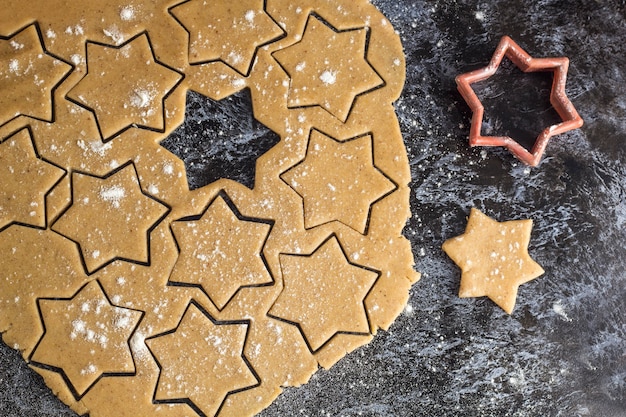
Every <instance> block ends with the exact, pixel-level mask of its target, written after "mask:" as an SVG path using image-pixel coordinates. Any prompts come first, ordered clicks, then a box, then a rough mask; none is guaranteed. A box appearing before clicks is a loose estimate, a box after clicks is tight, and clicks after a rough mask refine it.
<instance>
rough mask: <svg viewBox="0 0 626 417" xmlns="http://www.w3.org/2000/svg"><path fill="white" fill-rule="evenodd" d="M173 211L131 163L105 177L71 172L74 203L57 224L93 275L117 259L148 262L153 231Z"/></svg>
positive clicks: (58, 231) (141, 262) (54, 225)
mask: <svg viewBox="0 0 626 417" xmlns="http://www.w3.org/2000/svg"><path fill="white" fill-rule="evenodd" d="M168 211H169V209H168V208H167V207H166V206H164V205H163V204H161V203H160V202H158V201H157V200H155V199H154V198H152V197H150V196H148V195H146V194H144V193H143V192H142V190H141V186H140V184H139V180H138V179H137V172H136V170H135V166H134V165H133V164H132V163H129V164H126V165H124V166H122V167H121V168H119V169H117V170H116V171H113V173H111V174H109V175H108V176H106V177H104V178H100V177H95V176H91V175H86V174H80V173H74V174H73V175H72V205H71V206H70V207H69V208H68V209H67V211H65V212H64V213H63V214H62V215H61V217H60V218H59V219H58V220H57V221H56V222H55V223H54V224H53V225H52V229H53V230H54V231H56V232H57V233H60V234H62V235H63V236H65V237H67V238H69V239H71V240H73V241H74V242H76V243H77V244H78V245H79V246H80V249H81V253H82V258H83V262H84V263H85V267H86V268H87V272H88V273H93V272H94V271H96V270H97V269H99V268H100V267H102V266H104V265H106V264H108V263H110V262H111V261H113V260H115V259H122V260H127V261H132V262H136V263H139V264H144V265H146V264H148V263H149V260H150V255H149V244H150V242H149V235H150V231H151V230H152V229H153V228H154V227H155V226H156V225H157V224H158V223H159V222H160V221H161V220H162V219H163V218H164V217H165V216H166V215H167V213H168Z"/></svg>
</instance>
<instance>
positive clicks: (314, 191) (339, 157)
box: [281, 130, 396, 234]
mask: <svg viewBox="0 0 626 417" xmlns="http://www.w3.org/2000/svg"><path fill="white" fill-rule="evenodd" d="M281 178H282V179H283V180H284V181H285V182H287V184H289V185H290V186H291V187H292V188H293V189H294V190H295V191H296V192H297V193H298V194H300V196H301V197H302V199H303V200H304V222H305V227H306V228H307V229H308V228H312V227H315V226H319V225H321V224H324V223H328V222H331V221H335V220H336V221H340V222H342V223H343V224H345V225H347V226H349V227H351V228H353V229H354V230H356V231H358V232H360V233H363V234H365V233H366V231H367V224H368V220H369V214H370V208H371V206H372V204H374V203H375V202H376V201H378V200H379V199H380V198H382V197H384V196H385V195H387V194H388V193H389V192H391V191H393V190H394V189H395V188H396V186H395V184H394V183H392V182H391V181H390V180H389V179H388V178H387V177H386V176H385V175H383V174H382V173H381V171H380V170H378V168H376V166H375V165H374V161H373V152H372V137H371V136H370V135H365V136H360V137H356V138H353V139H348V140H345V141H341V142H340V141H337V140H335V139H333V138H331V137H329V136H326V135H325V134H323V133H321V132H319V131H317V130H312V131H311V136H310V139H309V145H308V149H307V154H306V157H305V159H304V160H303V161H302V162H300V163H299V164H298V165H296V166H295V167H293V168H291V169H290V170H288V171H287V172H285V173H284V174H283V175H282V176H281Z"/></svg>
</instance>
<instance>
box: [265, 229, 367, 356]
mask: <svg viewBox="0 0 626 417" xmlns="http://www.w3.org/2000/svg"><path fill="white" fill-rule="evenodd" d="M280 267H281V271H282V275H283V284H284V289H283V291H282V292H281V293H280V295H279V297H278V299H277V300H276V302H275V303H274V305H273V306H272V308H271V309H270V310H269V313H268V314H269V315H270V316H272V317H274V318H277V319H281V320H284V321H287V322H289V323H292V324H295V325H297V326H299V328H300V330H301V331H302V333H303V336H304V337H305V339H306V341H307V342H308V344H309V347H310V348H311V350H312V351H313V352H315V351H317V350H318V349H320V348H321V347H322V346H324V344H325V343H326V342H328V341H329V340H330V339H331V338H332V337H333V336H334V335H335V334H337V333H350V334H369V332H370V326H369V320H368V317H367V313H366V309H365V298H366V297H367V295H368V293H369V291H370V290H371V288H372V287H373V286H374V283H375V282H376V280H377V279H378V276H379V274H378V273H377V272H375V271H373V270H371V269H368V268H365V267H363V266H359V265H355V264H352V263H350V261H349V260H348V258H347V257H346V255H345V253H344V251H343V249H342V247H341V245H340V244H339V240H338V239H337V237H336V236H331V237H330V238H329V239H327V240H326V241H325V242H324V243H323V244H322V245H321V246H320V247H319V248H317V249H316V250H315V251H314V252H313V253H312V254H310V255H306V256H303V255H287V254H281V255H280Z"/></svg>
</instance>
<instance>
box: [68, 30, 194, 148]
mask: <svg viewBox="0 0 626 417" xmlns="http://www.w3.org/2000/svg"><path fill="white" fill-rule="evenodd" d="M87 68H88V71H87V75H85V77H84V78H83V79H82V80H80V82H79V83H78V84H77V85H76V86H75V87H74V88H72V89H71V90H70V92H69V93H68V94H67V97H68V98H70V99H71V100H73V101H75V102H76V103H77V104H80V105H82V106H85V107H86V108H88V109H91V110H92V111H93V112H94V114H95V115H96V119H97V121H98V126H99V128H100V132H101V134H102V139H103V140H105V141H108V140H110V139H111V138H112V137H113V136H115V135H116V134H118V133H120V132H121V131H123V130H125V129H127V128H128V127H131V126H137V127H143V128H147V129H152V130H157V131H163V130H164V129H165V121H164V115H163V112H164V110H163V100H164V99H165V98H166V97H167V96H168V95H169V94H170V93H171V91H172V90H173V89H174V88H175V87H176V86H177V84H178V83H179V82H180V80H181V79H182V75H181V74H180V73H178V72H176V71H175V70H173V69H171V68H169V67H167V66H165V65H163V64H161V63H160V62H158V61H157V60H156V58H155V57H154V55H153V52H152V47H151V45H150V41H149V39H148V36H147V35H146V34H143V35H139V36H137V37H135V38H133V39H131V40H130V41H128V42H127V43H125V44H123V45H121V46H119V47H114V46H106V45H101V44H96V43H91V42H88V43H87Z"/></svg>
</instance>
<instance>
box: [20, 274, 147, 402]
mask: <svg viewBox="0 0 626 417" xmlns="http://www.w3.org/2000/svg"><path fill="white" fill-rule="evenodd" d="M38 305H39V310H40V312H41V317H42V319H43V322H44V326H45V333H44V335H43V336H42V338H41V340H40V341H39V344H38V345H37V347H36V348H35V351H34V352H33V354H32V356H31V358H30V360H31V362H33V365H35V366H38V367H41V368H44V369H50V370H54V371H56V372H60V373H62V374H63V376H64V378H65V380H66V382H67V383H68V385H69V387H70V389H71V391H72V393H73V394H74V396H75V397H76V398H77V399H80V398H81V397H82V396H83V395H84V394H85V393H86V392H87V391H88V390H89V388H90V387H91V386H93V385H94V384H95V383H96V382H97V381H98V380H99V379H100V378H101V377H103V376H121V375H133V374H134V372H135V362H134V361H133V357H132V354H131V351H130V346H129V344H128V341H129V340H130V337H131V335H132V334H133V332H134V331H135V329H136V327H137V324H138V323H139V321H140V320H141V317H142V314H143V313H141V312H139V311H135V310H131V309H127V308H121V307H116V306H114V305H112V304H111V303H110V301H109V299H108V298H107V296H106V295H105V293H104V291H103V290H102V288H101V287H100V285H99V283H98V282H97V281H91V282H90V283H89V284H87V285H86V286H84V287H83V288H82V289H81V290H80V291H79V292H78V293H77V294H76V295H74V297H72V298H70V299H39V300H38Z"/></svg>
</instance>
